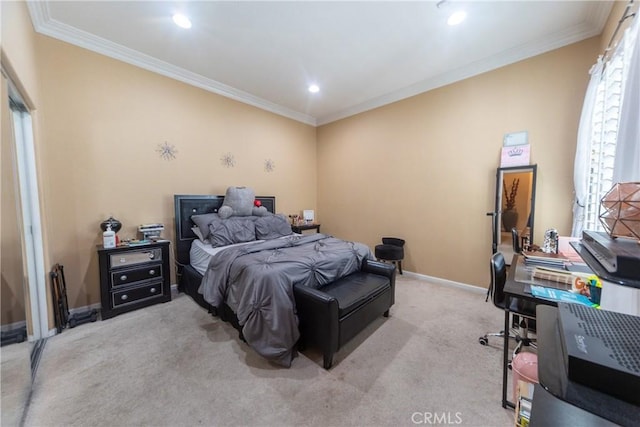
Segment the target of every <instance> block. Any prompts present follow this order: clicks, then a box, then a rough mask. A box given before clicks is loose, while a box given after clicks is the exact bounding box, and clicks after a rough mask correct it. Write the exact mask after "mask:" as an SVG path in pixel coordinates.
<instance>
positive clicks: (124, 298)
mask: <svg viewBox="0 0 640 427" xmlns="http://www.w3.org/2000/svg"><path fill="white" fill-rule="evenodd" d="M120 299H121V300H122V301H126V300H128V299H129V297H128V296H127V294H124V295H122V296H121V297H120Z"/></svg>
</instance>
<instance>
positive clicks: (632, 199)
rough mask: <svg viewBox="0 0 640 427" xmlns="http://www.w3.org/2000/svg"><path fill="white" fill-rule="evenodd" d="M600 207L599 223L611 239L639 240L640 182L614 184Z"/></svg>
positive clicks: (603, 198)
mask: <svg viewBox="0 0 640 427" xmlns="http://www.w3.org/2000/svg"><path fill="white" fill-rule="evenodd" d="M600 205H601V210H600V222H601V223H602V225H603V226H604V228H605V230H607V233H609V235H610V236H611V237H633V238H635V239H638V240H640V182H619V183H617V184H614V186H613V187H611V189H610V190H609V191H608V192H607V194H605V195H604V197H602V200H601V201H600Z"/></svg>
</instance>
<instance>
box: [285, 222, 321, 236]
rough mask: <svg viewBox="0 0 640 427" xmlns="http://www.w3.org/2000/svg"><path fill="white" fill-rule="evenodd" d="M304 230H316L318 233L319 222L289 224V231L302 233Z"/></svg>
mask: <svg viewBox="0 0 640 427" xmlns="http://www.w3.org/2000/svg"><path fill="white" fill-rule="evenodd" d="M304 230H316V233H319V232H320V224H300V225H292V226H291V231H293V232H294V233H299V234H302V232H303V231H304Z"/></svg>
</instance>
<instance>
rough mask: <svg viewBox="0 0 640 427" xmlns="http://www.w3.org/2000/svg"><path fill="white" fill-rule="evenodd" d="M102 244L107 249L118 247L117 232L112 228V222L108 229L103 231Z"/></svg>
mask: <svg viewBox="0 0 640 427" xmlns="http://www.w3.org/2000/svg"><path fill="white" fill-rule="evenodd" d="M102 246H104V248H105V249H110V248H115V247H116V232H115V231H113V230H112V229H111V224H109V225H107V229H106V230H105V232H104V233H102Z"/></svg>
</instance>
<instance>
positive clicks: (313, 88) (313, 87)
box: [309, 85, 320, 93]
mask: <svg viewBox="0 0 640 427" xmlns="http://www.w3.org/2000/svg"><path fill="white" fill-rule="evenodd" d="M309 92H311V93H318V92H320V88H319V87H318V85H310V86H309Z"/></svg>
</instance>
